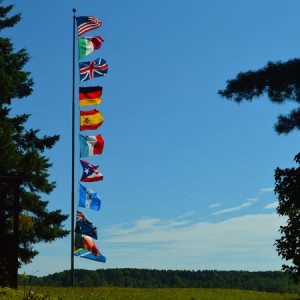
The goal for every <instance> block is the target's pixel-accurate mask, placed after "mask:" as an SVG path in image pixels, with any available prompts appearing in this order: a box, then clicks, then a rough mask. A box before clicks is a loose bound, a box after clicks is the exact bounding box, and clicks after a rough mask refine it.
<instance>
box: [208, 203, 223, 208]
mask: <svg viewBox="0 0 300 300" xmlns="http://www.w3.org/2000/svg"><path fill="white" fill-rule="evenodd" d="M220 206H221V204H219V203H213V204H211V205H209V208H215V207H220Z"/></svg>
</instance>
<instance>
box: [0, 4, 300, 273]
mask: <svg viewBox="0 0 300 300" xmlns="http://www.w3.org/2000/svg"><path fill="white" fill-rule="evenodd" d="M11 3H12V4H14V3H16V1H11V0H4V2H3V5H8V4H11ZM37 7H38V10H37ZM73 8H76V9H77V13H76V14H77V16H89V15H93V16H95V17H97V18H99V19H100V20H101V21H102V23H103V24H102V26H101V27H100V28H99V29H97V30H94V31H91V32H89V33H88V34H85V36H92V35H99V36H102V37H103V38H104V42H103V44H102V47H101V49H100V50H98V51H96V52H94V53H93V54H91V55H90V56H88V57H87V58H86V59H85V60H90V59H95V58H98V57H103V58H105V60H106V61H107V62H108V64H109V71H108V75H107V76H106V77H102V78H100V79H93V80H90V81H88V82H87V84H85V85H84V86H93V85H101V86H102V87H103V97H102V100H103V101H102V103H101V105H100V106H99V107H97V108H98V109H99V110H100V111H101V112H102V114H103V116H104V123H103V125H102V126H101V127H100V128H99V129H98V130H97V131H90V132H88V131H86V132H84V134H85V133H86V134H90V135H92V134H94V133H100V134H101V135H102V136H103V138H104V140H105V147H104V152H103V154H102V155H101V156H94V157H91V158H89V159H86V160H88V161H90V162H91V163H94V164H99V165H100V167H99V169H100V171H101V172H102V173H103V175H104V180H103V182H98V183H91V184H89V185H88V186H89V187H90V188H92V189H93V190H95V191H96V192H97V193H98V194H99V195H100V196H101V198H102V207H101V211H100V212H94V211H91V210H85V209H82V212H83V213H85V214H86V215H87V217H88V218H89V219H90V220H91V221H92V222H93V223H94V224H95V225H96V226H97V227H98V230H99V236H100V239H99V240H98V241H97V245H98V246H99V248H100V250H101V251H102V253H103V254H104V255H105V256H106V257H107V263H106V264H101V263H95V262H93V261H89V260H86V259H81V258H77V257H76V258H75V268H85V269H89V270H93V269H99V268H123V267H132V268H151V269H189V270H203V269H218V270H249V271H254V270H280V268H281V264H282V263H283V262H282V261H281V260H280V258H279V257H278V256H277V252H276V251H275V248H274V246H273V244H274V240H275V239H276V238H277V237H278V228H279V226H280V225H281V224H283V223H284V219H283V218H279V217H278V216H277V215H276V210H275V208H276V197H275V196H274V194H273V188H274V169H275V168H276V167H281V168H286V167H290V166H294V163H293V158H294V156H295V155H296V154H297V153H298V152H299V149H300V147H299V143H298V141H297V139H298V135H299V133H298V132H294V133H291V134H290V135H288V136H278V135H277V134H276V133H275V132H274V130H273V124H274V123H275V122H276V118H277V116H278V115H279V114H280V113H283V114H284V113H287V112H289V111H290V109H291V108H293V107H295V104H293V103H289V104H285V105H274V104H272V103H270V102H269V101H268V100H267V99H266V98H261V99H258V100H256V101H253V102H252V103H242V104H240V105H238V104H236V103H233V102H230V101H227V100H225V99H222V98H220V97H219V96H218V94H217V92H218V90H219V89H223V88H224V87H225V84H226V80H227V79H230V78H233V77H235V75H236V74H237V73H238V72H240V71H247V70H256V69H258V68H260V67H262V66H264V65H265V64H266V63H267V62H268V61H279V60H282V61H285V60H288V59H291V58H295V57H298V53H299V51H300V39H299V38H298V37H299V36H300V27H299V24H298V19H299V16H298V11H299V9H300V3H299V2H298V1H296V0H288V1H285V2H283V1H279V0H265V1H257V0H256V1H252V2H251V3H250V2H241V1H238V0H228V1H226V2H224V1H216V0H213V1H211V0H210V1H208V0H205V1H204V0H203V1H198V0H188V1H183V0H172V1H171V0H165V1H160V0H151V1H150V0H142V1H141V0H127V1H120V0H111V1H92V0H86V1H71V0H66V1H58V0H53V1H45V2H44V3H43V6H41V5H40V1H38V0H27V1H26V3H25V2H24V1H19V2H18V3H16V6H15V9H14V12H15V13H17V12H21V13H22V20H21V22H20V23H19V24H18V25H17V26H15V27H14V28H13V29H7V30H5V31H3V32H2V33H1V36H5V37H6V36H8V37H10V38H12V41H13V43H14V44H15V48H16V50H18V49H20V48H21V47H25V48H26V49H27V51H28V53H29V54H30V56H31V60H30V62H29V63H28V64H27V66H26V70H28V71H30V72H31V73H32V77H33V79H34V81H35V86H34V92H33V94H32V95H31V96H30V97H28V98H27V99H23V100H16V101H15V102H14V103H13V113H14V114H20V113H23V112H25V113H31V114H32V116H31V118H30V120H29V122H28V127H29V128H35V129H37V128H38V129H40V130H41V131H40V133H41V135H44V134H48V135H51V134H59V135H60V136H61V139H60V141H59V142H58V143H57V145H56V146H55V148H53V149H51V150H50V151H48V152H47V153H46V154H47V156H48V157H49V158H50V160H51V162H52V163H53V167H52V168H51V170H50V172H51V179H52V180H55V181H56V182H57V188H56V189H55V191H54V192H53V193H52V194H51V195H43V199H45V200H49V209H58V208H59V209H62V211H63V212H64V213H67V214H70V208H71V119H72V114H71V103H72V31H73V27H72V22H73V12H72V9H73ZM76 68H77V66H76ZM78 86H79V76H78V68H77V72H76V87H78ZM81 86H83V84H81ZM78 114H79V109H78V107H77V108H76V124H78ZM78 134H79V131H78V126H77V128H76V137H78ZM76 145H77V147H76V149H77V150H76V152H77V153H76V163H75V169H76V178H77V181H76V183H75V186H76V197H77V195H78V189H79V179H80V176H81V166H80V163H79V153H78V139H77V141H76ZM76 201H78V197H77V198H76ZM65 226H66V228H68V229H69V228H70V220H68V222H66V224H65ZM37 249H38V250H39V251H40V254H39V256H38V257H37V258H36V259H34V261H33V262H32V264H30V265H28V266H25V267H23V268H22V269H21V270H20V272H24V271H25V272H27V273H29V274H33V273H35V274H36V275H40V276H42V275H46V274H49V273H54V272H59V271H63V270H67V269H69V268H70V237H67V238H65V239H61V240H57V241H55V242H54V243H52V244H40V245H38V246H37Z"/></svg>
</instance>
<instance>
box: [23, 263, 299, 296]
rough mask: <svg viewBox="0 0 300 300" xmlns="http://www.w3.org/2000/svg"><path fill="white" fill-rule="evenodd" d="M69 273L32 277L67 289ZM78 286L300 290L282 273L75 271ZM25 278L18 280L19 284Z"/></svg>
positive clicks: (36, 281) (32, 281)
mask: <svg viewBox="0 0 300 300" xmlns="http://www.w3.org/2000/svg"><path fill="white" fill-rule="evenodd" d="M69 277H70V272H69V271H63V272H59V273H54V274H50V275H47V276H43V277H37V276H29V280H30V284H31V285H34V286H68V285H69ZM74 277H75V285H76V286H82V287H99V286H114V287H116V286H118V287H131V288H223V289H224V288H225V289H243V290H256V291H265V292H280V293H288V292H290V293H296V292H300V287H299V286H298V285H295V284H293V283H291V282H290V280H289V277H288V275H287V274H285V273H283V272H280V271H262V272H248V271H217V270H198V271H191V270H150V269H134V268H132V269H130V268H124V269H99V270H95V271H90V270H82V269H77V270H75V271H74ZM22 280H23V278H22V277H21V276H19V282H20V284H21V283H22Z"/></svg>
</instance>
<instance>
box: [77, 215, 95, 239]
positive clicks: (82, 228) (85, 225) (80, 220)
mask: <svg viewBox="0 0 300 300" xmlns="http://www.w3.org/2000/svg"><path fill="white" fill-rule="evenodd" d="M75 232H76V233H80V234H84V235H88V236H90V237H92V238H93V239H95V240H97V239H98V234H97V227H96V226H95V225H94V224H93V223H92V222H91V221H89V220H88V219H87V217H86V216H85V215H84V214H83V213H82V212H80V211H77V219H76V227H75Z"/></svg>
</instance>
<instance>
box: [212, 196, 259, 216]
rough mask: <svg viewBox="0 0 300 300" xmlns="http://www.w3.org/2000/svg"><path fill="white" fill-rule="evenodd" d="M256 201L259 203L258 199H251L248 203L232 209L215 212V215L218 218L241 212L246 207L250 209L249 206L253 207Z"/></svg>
mask: <svg viewBox="0 0 300 300" xmlns="http://www.w3.org/2000/svg"><path fill="white" fill-rule="evenodd" d="M256 201H257V198H249V199H247V201H246V202H244V203H242V204H241V205H238V206H234V207H230V208H224V209H222V210H218V211H216V212H214V213H213V215H214V216H217V215H221V214H226V213H230V212H233V211H238V210H241V209H243V208H245V207H249V206H251V205H253V203H254V202H256Z"/></svg>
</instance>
